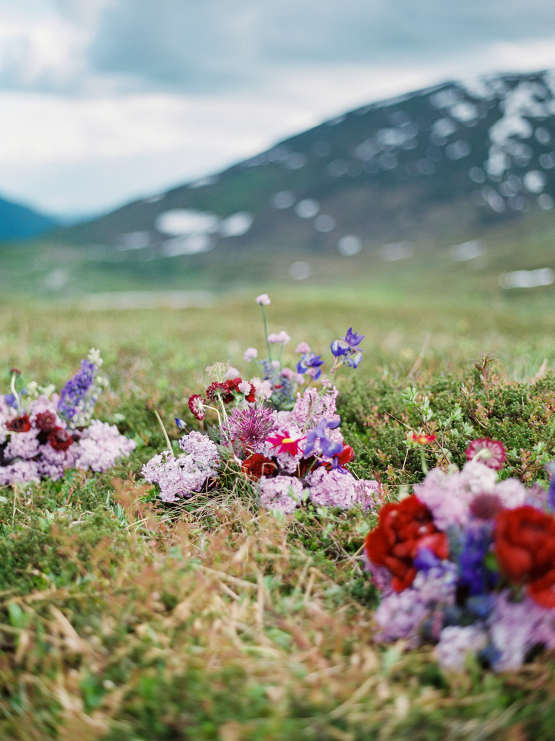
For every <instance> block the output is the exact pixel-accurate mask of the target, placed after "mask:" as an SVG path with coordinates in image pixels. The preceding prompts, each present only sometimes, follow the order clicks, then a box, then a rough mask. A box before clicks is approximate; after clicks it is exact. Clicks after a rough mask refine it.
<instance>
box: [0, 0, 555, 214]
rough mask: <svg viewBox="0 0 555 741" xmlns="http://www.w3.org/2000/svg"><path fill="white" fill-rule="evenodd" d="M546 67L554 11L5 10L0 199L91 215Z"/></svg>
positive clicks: (191, 6)
mask: <svg viewBox="0 0 555 741" xmlns="http://www.w3.org/2000/svg"><path fill="white" fill-rule="evenodd" d="M550 67H553V68H555V2H553V0H464V2H458V3H453V2H448V1H446V0H0V113H1V115H0V195H1V196H3V197H5V198H9V199H11V200H17V201H19V202H24V203H27V204H29V205H31V206H33V207H36V208H39V209H41V210H43V211H44V212H47V213H51V214H64V215H72V214H73V215H75V214H93V213H100V212H102V211H108V210H111V209H112V208H115V207H117V206H119V205H121V204H123V203H125V202H128V201H130V200H133V199H135V198H137V197H142V196H150V195H154V194H156V193H158V192H163V191H164V190H165V189H167V188H169V187H171V186H175V185H179V184H182V183H184V182H188V181H190V180H194V179H196V178H199V177H202V176H204V175H208V174H210V173H211V172H217V171H219V170H221V169H223V168H224V167H226V166H228V165H230V164H233V163H234V162H237V161H239V160H241V159H244V158H246V157H249V156H251V155H253V154H256V153H258V152H260V151H261V150H263V149H266V148H268V147H269V146H271V145H272V144H274V143H275V142H276V141H278V140H280V139H281V138H284V137H287V136H289V135H291V134H294V133H296V132H298V131H302V130H304V129H306V128H309V127H310V126H314V125H316V124H318V123H320V122H321V121H323V120H325V119H327V118H330V117H333V116H335V115H337V114H339V113H341V112H343V111H345V110H348V109H349V108H354V107H357V106H360V105H365V104H366V103H369V102H371V101H373V100H380V99H383V98H387V97H391V96H394V95H397V94H399V93H403V92H408V91H411V90H415V89H418V88H421V87H425V86H427V85H430V84H433V83H436V82H442V81H445V80H448V79H456V78H460V77H470V76H475V75H480V74H483V73H490V72H520V71H528V70H540V69H545V68H550Z"/></svg>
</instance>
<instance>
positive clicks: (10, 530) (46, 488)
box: [0, 286, 555, 741]
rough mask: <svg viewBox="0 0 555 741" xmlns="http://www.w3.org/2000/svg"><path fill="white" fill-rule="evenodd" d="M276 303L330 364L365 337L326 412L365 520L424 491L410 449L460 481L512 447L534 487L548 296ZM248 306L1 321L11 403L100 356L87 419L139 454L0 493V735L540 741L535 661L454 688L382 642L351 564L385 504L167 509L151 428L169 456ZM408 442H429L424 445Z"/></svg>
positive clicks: (244, 339) (542, 660)
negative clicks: (15, 392)
mask: <svg viewBox="0 0 555 741" xmlns="http://www.w3.org/2000/svg"><path fill="white" fill-rule="evenodd" d="M264 288H265V289H267V290H268V293H269V294H270V295H272V290H271V286H268V287H267V286H264ZM273 299H274V301H273V304H272V316H271V320H270V321H271V327H270V330H271V331H275V332H280V331H283V330H287V332H288V333H289V335H291V337H292V338H293V341H292V345H293V343H295V344H296V343H299V342H302V341H308V342H310V346H311V348H312V349H313V350H314V351H315V352H316V353H320V352H322V353H323V352H324V351H326V349H328V348H329V346H330V343H331V342H332V340H334V339H336V338H337V337H339V336H341V335H344V334H345V329H346V327H349V326H355V327H356V329H357V331H359V332H361V333H364V334H365V335H366V337H365V340H364V350H365V357H364V361H363V362H362V363H361V364H360V366H359V367H358V368H356V374H355V373H352V369H345V368H342V369H340V370H339V371H338V373H337V378H336V383H337V385H338V387H339V390H340V395H339V397H338V400H337V407H338V412H339V414H340V416H341V418H342V424H341V430H342V433H343V437H344V440H345V442H346V443H348V444H349V445H351V446H352V447H353V449H354V450H355V452H356V454H357V457H356V459H355V460H354V461H352V462H351V463H349V464H348V465H349V469H350V471H351V472H352V473H353V474H354V475H355V476H357V477H358V478H366V479H369V480H371V479H377V480H378V481H380V482H381V484H382V494H381V504H384V503H387V502H395V501H397V499H398V498H399V494H400V493H402V492H403V488H402V487H406V486H410V485H412V484H417V483H419V482H421V481H422V480H423V479H424V475H425V474H424V470H423V459H422V453H424V466H425V467H427V468H429V469H431V468H433V467H434V466H445V465H446V464H447V463H448V462H452V463H455V464H457V465H458V466H459V467H460V466H462V465H463V463H464V461H465V450H466V447H467V445H468V441H469V440H471V439H474V438H476V437H490V438H493V439H498V440H501V441H502V442H503V444H504V445H505V448H506V449H507V460H506V462H505V465H504V468H503V469H502V471H501V472H500V478H502V479H504V478H507V477H516V478H518V479H520V480H521V481H523V482H524V483H525V484H527V485H529V484H530V483H531V482H533V481H540V482H544V483H547V479H548V476H547V473H546V471H545V464H546V463H547V462H548V461H549V460H552V459H553V458H554V457H555V435H554V433H555V428H554V427H553V409H554V407H555V375H554V374H553V368H554V367H555V351H554V350H553V345H552V342H551V338H552V337H553V331H554V330H555V316H554V314H553V311H552V309H551V308H550V307H549V304H548V303H547V302H545V303H544V299H543V298H542V297H541V296H540V297H539V298H538V299H537V300H532V301H530V302H529V303H528V305H522V304H520V303H518V298H517V299H515V302H512V303H511V304H502V303H500V302H498V301H496V302H490V303H487V302H486V301H484V300H479V299H477V300H476V301H475V302H474V303H473V304H468V303H467V302H464V301H463V300H459V299H458V298H457V296H456V295H454V296H453V297H451V300H450V301H449V302H446V301H445V300H443V299H441V298H436V299H434V298H430V297H426V298H424V297H418V296H411V297H410V300H409V301H407V300H406V299H405V300H404V301H403V299H402V298H400V297H399V296H394V295H391V294H386V293H378V292H376V293H372V294H369V293H367V292H366V291H364V290H360V291H357V290H355V291H352V292H351V294H350V295H349V297H348V298H347V297H346V294H345V293H344V292H343V291H340V290H335V291H332V290H330V291H328V292H322V291H319V292H317V293H316V292H315V293H312V294H311V293H310V291H306V292H304V293H303V294H299V293H298V292H297V293H296V294H294V293H291V294H289V295H287V294H286V293H284V292H283V291H280V294H279V300H277V298H276V294H273ZM258 309H259V307H257V306H256V304H254V302H253V301H252V294H251V295H249V296H248V298H243V297H241V296H235V297H233V296H231V297H229V298H228V299H226V301H225V302H223V301H222V302H221V303H220V304H217V305H215V306H214V307H212V308H210V309H205V310H190V311H176V312H160V311H154V312H146V311H145V312H134V313H133V314H130V313H126V312H121V313H119V314H115V313H107V312H106V313H95V314H94V315H90V314H89V315H87V314H80V313H75V312H72V313H69V312H67V311H65V310H63V309H60V308H56V307H52V306H51V307H48V306H46V307H45V306H37V307H36V308H33V307H29V306H28V305H26V306H23V305H19V306H18V305H14V304H10V305H4V306H2V307H0V324H1V327H2V332H1V336H0V344H1V349H2V353H1V354H2V357H3V359H5V368H6V372H5V385H6V392H8V390H9V389H8V388H7V387H8V384H9V380H10V377H9V368H10V367H11V366H17V367H19V368H21V369H22V370H23V375H24V376H25V375H27V377H28V378H34V379H37V380H38V381H39V382H40V381H42V382H43V383H46V382H47V381H48V382H52V383H54V384H56V385H58V386H61V385H63V383H64V382H65V380H66V379H67V378H68V377H69V376H70V375H71V373H72V372H73V371H74V369H75V368H76V367H78V365H79V362H80V359H81V357H82V356H83V355H84V354H86V352H87V350H88V349H89V348H90V347H91V346H95V347H100V348H102V354H103V357H104V365H103V371H105V375H107V377H108V378H109V381H110V386H109V388H108V389H107V390H106V391H105V393H104V395H103V396H102V397H101V399H100V400H99V402H98V404H97V407H96V416H97V417H98V418H99V419H101V420H102V421H105V422H109V423H110V424H117V425H118V428H119V431H120V432H121V433H122V434H125V435H127V436H128V437H130V438H132V439H133V440H134V441H135V443H136V448H135V449H134V450H133V451H132V453H131V455H130V456H129V458H126V459H121V460H120V461H118V462H117V463H116V465H115V467H114V468H112V469H111V470H110V471H107V472H104V473H99V474H92V473H89V472H85V471H80V470H75V469H74V470H71V471H69V472H67V473H66V474H65V476H63V477H62V478H60V479H59V480H57V481H43V482H42V483H40V484H38V485H31V487H23V486H18V485H16V486H15V487H14V488H13V489H9V488H6V489H3V490H1V491H0V495H1V496H0V522H1V528H2V532H1V537H0V548H1V557H0V613H1V614H0V636H1V641H2V646H1V649H2V650H1V653H0V736H1V737H2V738H6V739H22V740H23V741H27V740H28V739H29V740H31V739H32V740H35V739H36V740H37V741H38V740H39V739H45V738H60V739H75V738H80V739H81V738H83V739H107V740H109V741H120V740H121V741H131V740H132V739H133V740H136V739H145V740H146V739H204V738H206V739H211V738H214V739H219V738H221V739H223V740H224V741H227V740H228V739H229V740H230V741H234V740H235V739H237V740H238V741H239V740H241V739H270V738H271V739H280V738H286V737H290V736H292V735H294V736H295V737H296V738H299V739H340V741H341V740H342V739H345V740H347V739H353V740H355V739H363V738H365V739H366V738H368V737H371V738H372V737H376V738H382V739H400V738H414V739H422V741H424V740H426V741H427V740H428V739H430V740H431V739H446V738H449V739H468V738H473V739H501V738H503V739H506V738H509V739H514V740H517V739H518V740H521V739H522V740H524V739H531V738H534V739H548V738H551V736H552V728H553V722H554V721H555V718H554V711H553V707H552V703H551V701H550V697H551V696H552V694H553V689H554V686H553V685H554V671H553V668H554V664H553V656H552V654H550V653H549V652H538V653H537V654H536V653H535V654H533V655H530V656H528V657H527V661H526V663H525V664H524V665H523V667H522V668H521V669H520V670H518V671H511V672H498V673H494V672H492V671H491V670H490V669H489V668H487V667H486V666H485V665H484V664H483V663H481V662H480V661H478V660H477V659H473V658H471V659H469V660H468V661H467V665H466V667H465V669H464V670H463V671H462V672H461V671H456V672H455V671H449V670H446V669H442V668H440V667H439V665H438V663H437V661H436V659H435V656H434V652H433V646H432V645H431V644H427V643H426V642H424V643H423V644H422V645H421V646H420V647H419V648H418V649H415V650H407V649H408V643H407V642H406V641H397V642H394V643H392V644H390V645H386V646H384V645H380V644H377V643H375V642H374V640H373V636H374V633H375V630H376V623H375V619H374V611H375V608H376V607H377V604H378V594H377V590H376V588H375V587H374V586H373V585H372V583H371V581H370V580H369V578H368V574H367V573H366V572H365V569H364V564H363V562H362V560H361V559H360V555H361V553H362V548H363V541H364V538H365V536H366V534H367V533H368V531H369V530H370V529H371V528H373V527H374V526H375V525H376V523H377V509H371V510H366V511H365V510H364V509H361V508H358V509H357V508H354V509H350V510H341V509H335V508H322V507H318V506H312V507H310V506H307V507H305V508H302V509H301V508H299V509H298V510H297V511H296V512H294V513H292V514H289V515H284V516H282V517H276V516H275V515H274V514H271V513H269V512H268V511H266V510H264V509H261V508H260V506H259V503H258V501H257V499H256V496H254V494H253V489H252V486H251V485H250V483H249V482H248V481H247V480H245V479H241V478H240V477H237V476H233V477H231V476H229V477H225V476H222V477H221V478H220V480H219V481H218V485H217V487H216V488H214V489H212V490H211V491H204V492H200V493H199V494H198V495H195V496H194V497H191V498H188V499H183V500H181V501H179V502H177V503H174V504H172V503H167V504H165V503H162V502H161V501H160V498H159V496H158V493H157V491H156V488H155V487H153V486H152V484H149V483H146V482H145V481H144V480H143V479H142V478H141V470H142V467H143V465H144V464H146V463H147V462H148V461H149V460H151V459H152V458H153V456H155V455H157V454H159V453H160V452H161V451H163V450H164V448H165V447H167V442H166V440H165V436H164V434H163V432H162V429H161V427H160V425H159V423H158V420H157V418H156V412H157V413H158V414H159V415H160V417H161V419H162V421H163V423H164V426H165V428H166V430H167V432H168V435H169V437H170V444H171V446H172V449H173V450H175V452H176V453H177V452H178V450H179V447H178V440H179V438H180V437H181V436H182V434H183V433H182V432H180V431H179V430H178V429H177V428H176V427H175V425H174V423H173V420H174V418H175V417H179V418H181V419H183V420H184V421H185V422H186V423H187V424H188V425H189V426H190V428H196V429H198V428H199V422H198V421H197V420H195V418H194V416H193V414H192V413H191V412H190V410H189V406H188V404H187V401H188V399H189V398H190V396H191V395H192V394H195V393H198V390H199V388H201V386H202V385H204V386H206V385H207V382H208V381H209V379H208V378H207V376H206V373H205V372H204V369H205V368H206V366H207V365H210V364H212V363H214V361H216V360H221V359H222V357H223V358H224V359H229V361H230V363H231V364H232V365H233V366H235V367H238V368H240V369H242V370H244V361H243V359H242V356H243V352H244V351H245V350H246V348H247V347H250V346H252V345H253V344H256V343H258V345H259V346H262V343H263V339H264V337H263V334H262V331H261V330H260V331H259V330H258ZM253 328H256V329H253ZM257 332H258V336H257V334H256V333H257ZM287 354H288V351H287V348H285V349H284V356H287ZM289 354H290V355H291V356H292V358H291V362H293V356H294V353H293V352H292V351H291V352H290V353H289ZM492 355H493V357H492ZM296 360H298V357H297V358H295V362H296ZM544 361H545V362H544ZM245 372H246V370H245ZM201 379H203V382H202V384H201V383H200V382H199V381H200V380H201ZM410 431H421V432H423V433H425V434H429V435H433V436H435V440H434V441H433V442H430V444H429V445H427V446H425V447H416V446H415V445H413V444H411V443H410V442H407V433H408V432H410Z"/></svg>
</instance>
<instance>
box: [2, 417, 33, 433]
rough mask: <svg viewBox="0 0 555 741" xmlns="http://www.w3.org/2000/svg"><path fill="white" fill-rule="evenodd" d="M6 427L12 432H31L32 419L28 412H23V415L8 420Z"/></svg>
mask: <svg viewBox="0 0 555 741" xmlns="http://www.w3.org/2000/svg"><path fill="white" fill-rule="evenodd" d="M6 428H7V429H8V430H9V431H10V432H29V430H30V429H31V420H30V419H29V417H28V416H27V415H26V414H22V415H21V417H16V418H15V419H10V421H9V422H6Z"/></svg>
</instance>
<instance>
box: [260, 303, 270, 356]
mask: <svg viewBox="0 0 555 741" xmlns="http://www.w3.org/2000/svg"><path fill="white" fill-rule="evenodd" d="M260 308H261V309H262V319H263V320H264V336H265V337H266V347H267V348H268V360H269V361H270V362H272V349H271V347H270V343H269V342H268V325H267V323H266V310H265V309H264V304H260Z"/></svg>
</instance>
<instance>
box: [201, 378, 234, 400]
mask: <svg viewBox="0 0 555 741" xmlns="http://www.w3.org/2000/svg"><path fill="white" fill-rule="evenodd" d="M229 384H230V382H229V381H224V382H223V383H220V382H219V381H214V383H211V384H210V386H208V388H207V389H206V396H207V398H208V399H210V401H218V400H219V399H221V400H222V401H223V403H224V404H229V403H230V402H232V401H233V393H232V392H231V390H230V385H229Z"/></svg>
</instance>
